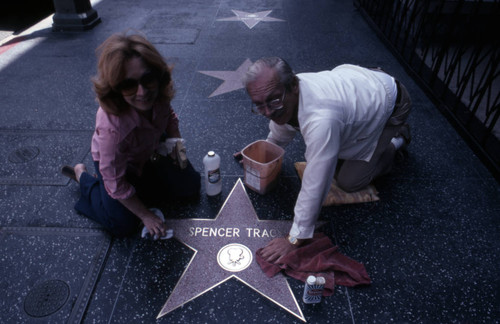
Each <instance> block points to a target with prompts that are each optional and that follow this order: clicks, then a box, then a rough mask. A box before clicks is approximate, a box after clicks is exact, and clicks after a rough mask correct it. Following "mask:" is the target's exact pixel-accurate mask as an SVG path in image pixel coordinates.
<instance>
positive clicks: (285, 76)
mask: <svg viewBox="0 0 500 324" xmlns="http://www.w3.org/2000/svg"><path fill="white" fill-rule="evenodd" d="M265 67H268V68H271V69H274V70H275V71H276V73H277V75H278V78H279V79H280V83H281V84H283V85H284V86H285V88H286V89H287V90H290V89H291V88H292V86H293V85H294V84H295V82H296V76H295V73H293V70H292V68H291V67H290V65H289V64H288V63H287V62H286V61H285V60H283V59H282V58H280V57H263V58H261V59H259V60H257V61H255V63H253V64H252V65H251V66H250V67H249V68H248V71H247V72H246V73H245V75H244V76H243V85H244V86H245V87H246V86H247V85H248V84H249V83H250V82H253V81H255V79H257V77H258V76H259V74H260V72H261V71H262V69H263V68H265Z"/></svg>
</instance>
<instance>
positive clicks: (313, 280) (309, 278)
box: [306, 276, 316, 285]
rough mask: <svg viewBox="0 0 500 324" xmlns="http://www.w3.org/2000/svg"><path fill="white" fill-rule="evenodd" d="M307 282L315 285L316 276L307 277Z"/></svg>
mask: <svg viewBox="0 0 500 324" xmlns="http://www.w3.org/2000/svg"><path fill="white" fill-rule="evenodd" d="M306 282H307V284H308V285H314V284H315V283H316V277H315V276H309V277H307V281H306Z"/></svg>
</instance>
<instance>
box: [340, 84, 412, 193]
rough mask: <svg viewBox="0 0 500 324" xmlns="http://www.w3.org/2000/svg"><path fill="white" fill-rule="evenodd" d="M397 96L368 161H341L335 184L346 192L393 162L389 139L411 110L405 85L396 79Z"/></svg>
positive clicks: (378, 174) (393, 153)
mask: <svg viewBox="0 0 500 324" xmlns="http://www.w3.org/2000/svg"><path fill="white" fill-rule="evenodd" d="M396 84H397V89H398V96H397V99H396V104H395V105H394V111H393V113H392V114H391V116H390V117H389V120H388V121H387V123H386V125H385V127H384V130H383V131H382V135H380V138H379V140H378V144H377V148H376V149H375V152H374V153H373V156H372V158H371V160H370V161H369V162H366V161H359V160H352V161H348V160H346V161H343V163H342V165H341V166H340V168H339V170H338V173H337V176H336V178H337V185H338V186H339V187H340V188H341V189H343V190H344V191H347V192H353V191H359V190H361V189H363V188H365V187H366V186H367V185H369V184H370V183H371V182H372V181H373V180H374V179H376V178H377V177H380V176H382V175H384V174H387V173H388V172H389V171H390V170H391V168H392V164H393V162H394V156H395V154H396V149H395V147H394V145H392V144H391V139H392V138H393V137H395V136H397V135H398V133H399V131H400V129H401V127H402V126H403V125H404V124H405V122H406V119H407V118H408V115H409V114H410V110H411V99H410V95H409V94H408V91H407V90H406V88H405V86H404V85H402V84H401V83H400V82H398V81H396Z"/></svg>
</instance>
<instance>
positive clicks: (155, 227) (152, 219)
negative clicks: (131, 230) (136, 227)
mask: <svg viewBox="0 0 500 324" xmlns="http://www.w3.org/2000/svg"><path fill="white" fill-rule="evenodd" d="M142 222H143V223H144V226H146V228H147V229H148V231H149V234H150V235H151V237H154V238H160V237H163V236H165V234H166V231H167V226H166V225H165V223H164V222H163V221H162V220H161V218H160V217H158V216H156V215H155V214H154V213H152V212H149V213H148V214H146V215H144V216H143V218H142Z"/></svg>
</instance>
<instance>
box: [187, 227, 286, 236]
mask: <svg viewBox="0 0 500 324" xmlns="http://www.w3.org/2000/svg"><path fill="white" fill-rule="evenodd" d="M189 235H190V236H206V237H240V235H245V236H246V237H257V238H259V237H262V238H264V237H277V236H278V232H277V231H276V230H275V229H271V230H266V229H259V228H253V227H246V228H243V229H241V230H240V228H238V227H218V228H217V227H216V228H214V227H190V228H189Z"/></svg>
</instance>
